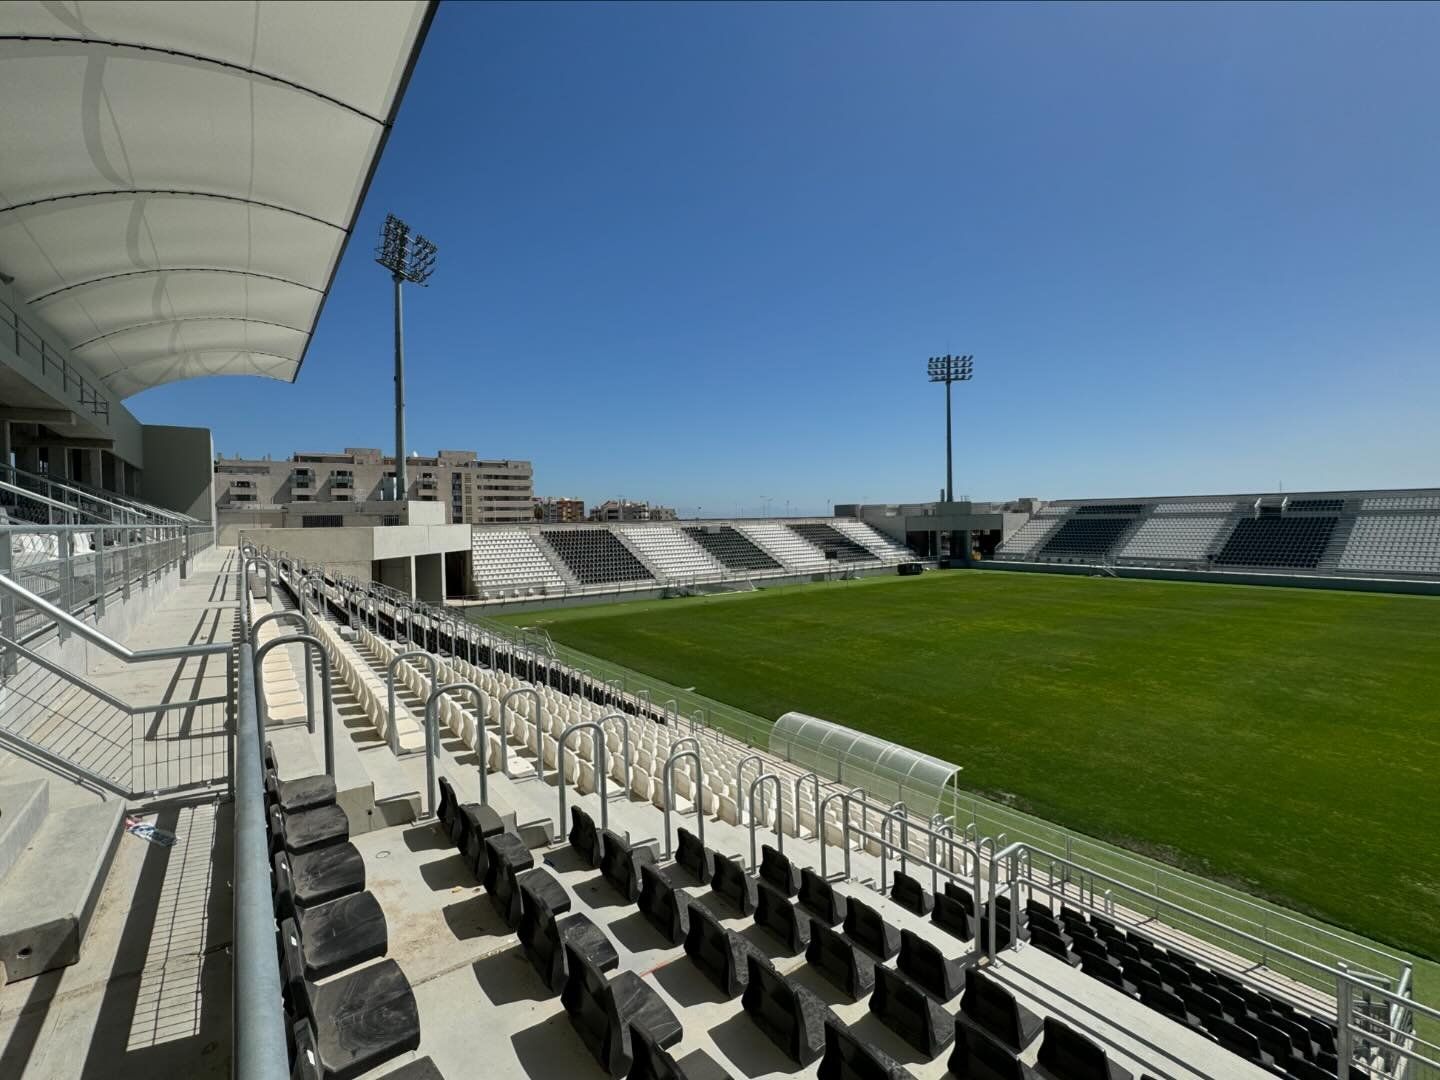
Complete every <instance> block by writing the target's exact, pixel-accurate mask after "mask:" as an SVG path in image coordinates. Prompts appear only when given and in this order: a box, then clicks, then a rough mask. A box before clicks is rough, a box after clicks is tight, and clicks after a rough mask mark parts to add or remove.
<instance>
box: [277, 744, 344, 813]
mask: <svg viewBox="0 0 1440 1080" xmlns="http://www.w3.org/2000/svg"><path fill="white" fill-rule="evenodd" d="M266 750H267V752H269V753H270V754H271V760H272V761H273V750H271V749H270V745H269V744H268V743H267V744H266ZM265 797H266V802H267V804H268V805H271V806H278V807H280V809H281V810H283V811H285V813H287V814H293V813H296V812H297V811H300V810H313V809H315V808H316V807H318V806H332V805H334V803H335V781H334V780H333V779H331V778H330V777H329V776H328V775H326V774H325V773H319V774H317V775H315V776H301V777H298V778H296V779H294V780H281V779H280V773H279V771H278V770H277V769H276V768H275V767H274V766H273V765H268V766H267V767H266V769H265Z"/></svg>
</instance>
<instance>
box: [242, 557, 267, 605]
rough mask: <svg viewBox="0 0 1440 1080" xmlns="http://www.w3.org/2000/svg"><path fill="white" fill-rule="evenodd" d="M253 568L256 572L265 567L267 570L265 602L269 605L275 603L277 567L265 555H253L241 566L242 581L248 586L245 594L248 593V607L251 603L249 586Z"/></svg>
mask: <svg viewBox="0 0 1440 1080" xmlns="http://www.w3.org/2000/svg"><path fill="white" fill-rule="evenodd" d="M252 566H253V567H254V568H255V569H256V570H259V569H260V568H261V567H264V569H265V602H266V603H267V604H270V603H273V602H274V599H275V594H274V585H275V567H274V565H273V564H272V563H271V562H270V560H269V559H267V558H265V556H263V555H251V556H249V557H247V558H246V559H245V560H244V562H243V563H242V564H241V566H240V579H241V581H242V582H243V583H244V585H245V586H246V588H245V593H246V603H247V605H248V603H249V593H250V589H249V585H250V568H251V567H252Z"/></svg>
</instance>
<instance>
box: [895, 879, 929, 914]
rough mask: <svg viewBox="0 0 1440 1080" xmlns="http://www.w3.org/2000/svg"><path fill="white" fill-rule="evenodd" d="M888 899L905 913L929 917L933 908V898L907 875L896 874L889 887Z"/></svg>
mask: <svg viewBox="0 0 1440 1080" xmlns="http://www.w3.org/2000/svg"><path fill="white" fill-rule="evenodd" d="M890 899H891V900H894V901H895V903H897V904H899V905H900V906H901V907H903V908H904V909H905V910H906V911H909V912H912V913H913V914H916V915H921V916H924V915H929V914H930V912H931V910H932V909H933V908H934V907H935V897H934V896H933V895H932V894H931V893H929V892H928V891H926V889H925V887H924V886H923V885H921V884H920V882H918V881H916V880H915V879H914V878H913V877H911V876H910V875H909V874H902V873H899V872H897V873H896V874H895V883H894V884H893V885H892V886H891V887H890Z"/></svg>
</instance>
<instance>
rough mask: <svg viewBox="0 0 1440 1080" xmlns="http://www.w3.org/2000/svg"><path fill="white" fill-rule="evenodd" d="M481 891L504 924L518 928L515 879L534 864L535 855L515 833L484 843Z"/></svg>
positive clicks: (499, 834) (518, 898)
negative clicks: (485, 894) (482, 890)
mask: <svg viewBox="0 0 1440 1080" xmlns="http://www.w3.org/2000/svg"><path fill="white" fill-rule="evenodd" d="M485 856H486V861H487V863H488V865H487V866H486V868H485V891H486V893H488V894H489V896H490V903H491V904H493V905H494V907H495V910H496V911H497V912H499V913H500V917H501V918H503V919H504V920H505V925H506V926H509V927H512V928H513V927H516V926H519V925H520V915H521V902H520V889H519V883H518V878H519V877H520V875H521V874H523V873H525V872H526V871H528V870H529V869H530V868H531V867H533V866H534V865H535V856H534V855H533V854H531V852H530V849H529V848H528V847H526V846H525V841H523V840H521V839H520V837H519V835H518V834H517V833H512V832H505V833H497V834H496V835H495V836H491V837H487V838H486V840H485Z"/></svg>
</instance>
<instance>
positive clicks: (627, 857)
mask: <svg viewBox="0 0 1440 1080" xmlns="http://www.w3.org/2000/svg"><path fill="white" fill-rule="evenodd" d="M654 863H655V849H654V848H653V847H650V846H649V845H640V846H639V847H632V846H631V845H630V844H629V843H628V842H627V841H625V840H624V839H623V838H622V837H620V836H617V835H616V834H615V833H613V832H611V831H610V830H609V829H605V830H603V831H602V832H601V834H600V874H601V876H602V877H604V879H605V880H606V881H608V882H609V883H610V884H611V886H612V887H613V888H614V889H615V891H616V892H618V893H619V894H620V895H621V896H623V897H624V898H625V899H626V900H627V901H628V902H630V903H632V904H633V903H634V902H635V901H636V900H638V899H640V867H642V866H653V865H654Z"/></svg>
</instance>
